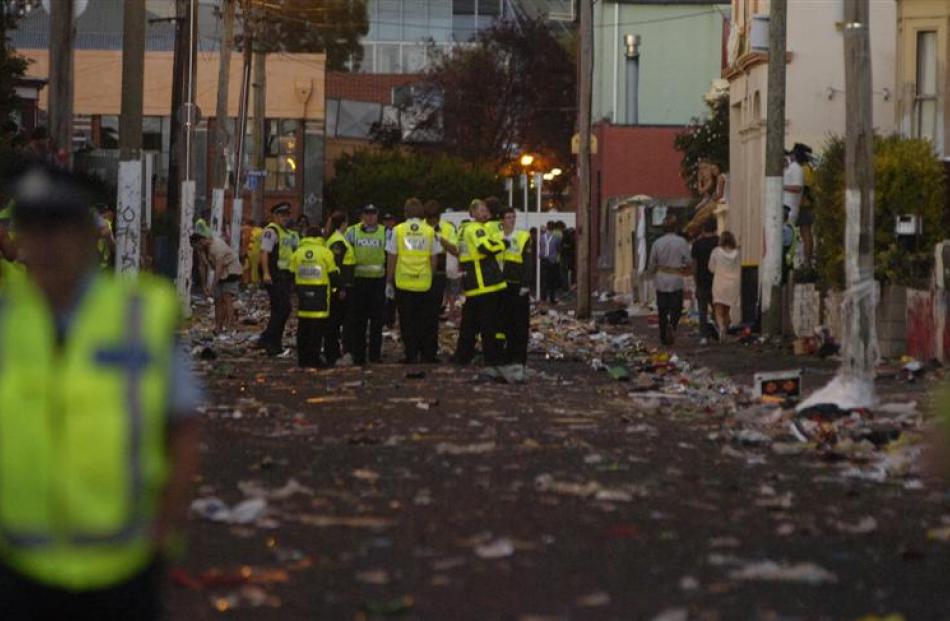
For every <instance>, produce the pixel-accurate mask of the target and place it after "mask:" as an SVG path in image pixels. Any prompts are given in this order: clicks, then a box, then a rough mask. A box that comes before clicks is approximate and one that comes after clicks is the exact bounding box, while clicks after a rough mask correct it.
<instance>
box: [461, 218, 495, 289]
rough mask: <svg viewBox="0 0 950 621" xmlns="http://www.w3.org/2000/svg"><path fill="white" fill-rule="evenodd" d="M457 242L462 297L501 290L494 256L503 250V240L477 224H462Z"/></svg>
mask: <svg viewBox="0 0 950 621" xmlns="http://www.w3.org/2000/svg"><path fill="white" fill-rule="evenodd" d="M459 241H460V243H459V263H460V265H461V267H462V269H464V270H465V273H464V275H463V276H462V288H463V290H464V291H465V295H466V296H468V297H473V296H476V295H485V294H486V293H493V292H495V291H501V290H502V289H504V288H505V287H506V285H505V279H504V277H503V276H502V273H501V266H499V265H498V256H499V255H500V254H501V253H502V252H504V250H505V242H504V240H503V239H501V238H499V237H498V236H497V235H494V234H492V233H490V232H489V231H488V228H487V227H486V225H485V224H483V223H481V222H466V223H465V225H464V226H463V227H462V232H461V235H460V239H459Z"/></svg>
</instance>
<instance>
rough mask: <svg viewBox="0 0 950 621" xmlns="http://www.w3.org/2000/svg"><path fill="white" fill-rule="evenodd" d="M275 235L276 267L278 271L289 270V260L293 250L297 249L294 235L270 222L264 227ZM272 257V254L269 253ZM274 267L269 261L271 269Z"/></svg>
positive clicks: (272, 262)
mask: <svg viewBox="0 0 950 621" xmlns="http://www.w3.org/2000/svg"><path fill="white" fill-rule="evenodd" d="M264 228H267V229H271V230H272V231H274V232H275V233H277V262H276V267H277V269H279V270H284V271H288V270H290V259H291V257H293V256H294V250H296V249H297V237H296V233H291V232H290V231H288V230H287V229H285V228H284V227H282V226H281V225H279V224H277V223H276V222H271V223H270V224H268V225H267V226H266V227H264ZM271 255H273V252H272V253H271ZM274 266H275V263H274V261H273V259H271V268H272V269H273V267H274Z"/></svg>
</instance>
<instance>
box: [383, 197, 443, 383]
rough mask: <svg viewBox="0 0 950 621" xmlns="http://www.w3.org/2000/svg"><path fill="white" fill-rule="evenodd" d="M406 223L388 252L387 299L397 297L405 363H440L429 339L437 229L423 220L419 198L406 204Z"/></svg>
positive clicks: (399, 229) (399, 228) (394, 238)
mask: <svg viewBox="0 0 950 621" xmlns="http://www.w3.org/2000/svg"><path fill="white" fill-rule="evenodd" d="M405 211H406V221H405V222H403V223H402V224H399V225H397V226H396V228H395V229H393V236H392V238H391V239H390V243H389V246H388V247H387V248H386V252H387V253H388V254H389V259H388V265H387V274H386V278H387V280H386V297H387V298H395V300H396V308H397V310H398V311H399V332H400V334H401V335H402V343H403V347H404V348H405V353H406V357H405V358H404V359H403V360H402V362H403V363H408V364H411V363H415V362H419V360H420V356H421V360H422V362H426V363H433V362H437V361H438V360H437V357H436V351H434V350H433V349H432V342H431V341H429V340H426V339H425V330H426V327H427V326H428V325H430V324H431V321H430V320H429V314H430V313H431V310H432V303H431V294H430V293H429V290H430V289H431V288H432V274H433V272H434V271H435V267H436V255H435V229H433V228H432V227H431V226H429V225H428V224H426V222H425V221H424V220H423V219H422V218H423V216H424V215H425V209H424V208H423V206H422V202H421V201H420V200H419V199H417V198H410V199H409V200H407V201H406V209H405Z"/></svg>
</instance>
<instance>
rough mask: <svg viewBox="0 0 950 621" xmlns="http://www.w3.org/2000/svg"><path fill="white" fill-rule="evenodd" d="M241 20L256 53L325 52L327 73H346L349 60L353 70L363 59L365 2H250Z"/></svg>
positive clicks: (336, 0) (320, 0)
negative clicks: (251, 39) (252, 34)
mask: <svg viewBox="0 0 950 621" xmlns="http://www.w3.org/2000/svg"><path fill="white" fill-rule="evenodd" d="M243 18H244V19H245V20H246V22H247V24H248V25H249V26H250V28H251V29H252V31H253V32H254V37H255V41H254V48H255V50H256V51H261V52H265V53H268V54H270V53H279V52H289V53H321V52H325V53H326V55H327V71H346V69H347V67H348V66H349V65H348V63H349V62H350V60H351V59H352V60H353V61H354V66H359V63H360V61H362V59H363V47H362V46H361V45H360V38H361V37H363V36H364V35H366V33H367V32H369V21H368V18H367V14H366V0H252V1H251V3H250V12H249V13H248V14H247V15H244V16H243ZM239 43H240V41H239Z"/></svg>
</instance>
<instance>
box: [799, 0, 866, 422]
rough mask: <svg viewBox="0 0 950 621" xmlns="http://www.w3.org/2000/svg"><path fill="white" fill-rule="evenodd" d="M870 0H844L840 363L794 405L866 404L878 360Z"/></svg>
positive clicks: (847, 407)
mask: <svg viewBox="0 0 950 621" xmlns="http://www.w3.org/2000/svg"><path fill="white" fill-rule="evenodd" d="M869 18H870V10H869V8H868V0H844V85H845V87H844V88H845V103H846V104H847V110H848V114H847V115H846V120H845V156H844V166H845V193H844V207H845V230H844V253H845V254H844V265H845V271H844V273H845V287H846V290H845V294H844V302H843V303H842V308H841V316H842V317H843V318H844V321H843V325H842V327H843V332H844V334H843V338H842V340H843V347H842V354H843V356H842V362H841V368H840V369H839V370H838V374H837V375H836V376H835V378H834V379H833V380H831V382H830V383H828V385H827V386H825V387H824V388H821V389H820V390H818V391H816V392H815V393H813V394H812V395H811V396H809V397H808V399H806V400H805V401H803V402H802V403H801V405H799V406H798V409H799V411H801V410H804V409H807V408H810V407H813V406H816V405H823V404H833V405H835V406H837V407H838V408H840V409H842V410H853V409H857V408H870V407H873V406H874V405H875V403H876V399H875V395H874V365H875V364H876V363H877V358H878V348H877V325H876V324H875V315H874V310H875V297H876V296H875V290H874V160H873V157H874V153H873V150H874V133H873V118H872V99H871V93H872V90H871V89H872V85H871V39H870V23H869Z"/></svg>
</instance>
